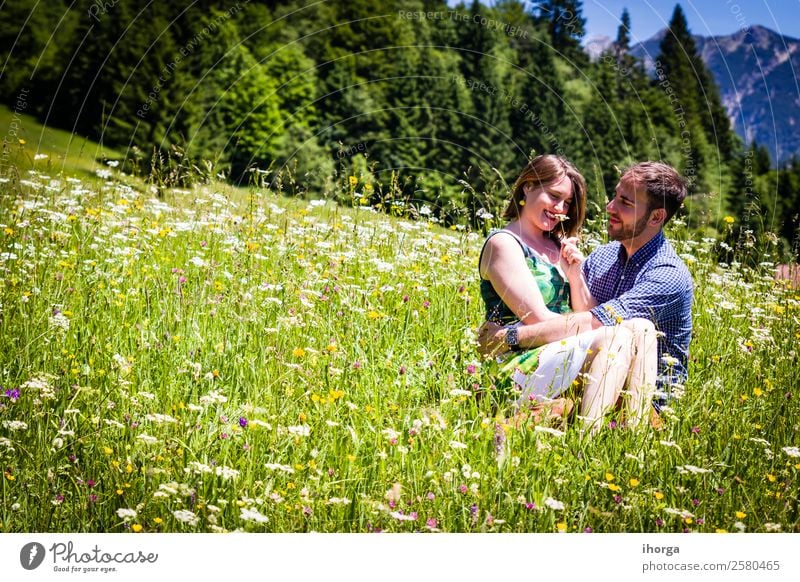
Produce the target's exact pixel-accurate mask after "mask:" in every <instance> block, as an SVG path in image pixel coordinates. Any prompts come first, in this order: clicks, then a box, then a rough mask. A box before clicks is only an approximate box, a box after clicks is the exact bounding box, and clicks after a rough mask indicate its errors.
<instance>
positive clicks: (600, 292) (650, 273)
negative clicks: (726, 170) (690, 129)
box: [479, 162, 694, 424]
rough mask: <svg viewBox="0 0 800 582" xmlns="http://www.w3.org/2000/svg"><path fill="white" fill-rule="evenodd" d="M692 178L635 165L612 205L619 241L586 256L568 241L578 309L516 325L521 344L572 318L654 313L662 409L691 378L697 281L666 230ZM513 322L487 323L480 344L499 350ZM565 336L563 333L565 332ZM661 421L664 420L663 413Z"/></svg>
mask: <svg viewBox="0 0 800 582" xmlns="http://www.w3.org/2000/svg"><path fill="white" fill-rule="evenodd" d="M686 193H687V192H686V181H685V180H684V179H683V178H682V177H681V176H680V175H679V174H678V173H677V172H676V171H675V169H673V168H672V167H670V166H668V165H666V164H663V163H660V162H642V163H639V164H636V165H634V166H631V167H630V168H628V169H627V170H626V171H625V172H624V173H623V174H622V176H621V178H620V181H619V184H617V187H616V190H615V195H614V197H613V198H612V200H611V201H610V202H609V203H608V205H607V206H606V212H607V213H608V219H609V220H608V237H609V239H611V241H612V242H610V243H608V244H606V245H603V246H601V247H600V248H598V249H597V250H595V251H594V252H593V253H592V254H591V255H590V256H589V257H588V258H587V259H586V260H585V261H583V260H582V259H583V257H582V256H581V254H580V252H579V251H578V249H577V246H576V245H575V243H576V242H577V240H576V239H567V240H566V241H564V244H563V245H562V249H561V250H562V258H563V261H564V262H563V263H562V266H565V271H566V274H567V277H568V279H569V282H570V285H571V286H573V287H575V288H583V289H584V293H583V295H582V296H581V294H579V293H576V294H574V295H573V301H572V303H573V305H572V308H573V310H574V313H570V314H565V315H563V316H561V318H562V319H563V321H561V322H559V321H558V320H557V319H556V320H548V321H546V322H542V323H537V324H533V325H521V326H518V327H516V330H517V332H516V334H515V337H514V342H515V346H516V347H517V348H519V347H522V348H525V347H528V346H532V345H537V344H538V343H541V341H542V340H543V339H546V338H548V336H549V335H551V334H554V333H562V334H563V329H564V326H565V325H566V326H567V327H568V328H570V329H571V330H574V332H575V333H579V332H580V331H584V330H586V329H593V328H599V327H601V326H613V325H617V324H620V323H622V322H623V321H626V320H630V319H633V318H644V319H649V320H650V321H652V322H653V324H654V325H655V328H656V330H657V331H658V332H661V333H660V334H659V338H658V362H659V376H658V381H657V386H656V388H657V392H656V398H655V399H654V401H653V407H654V409H655V410H656V411H657V412H660V411H661V407H662V406H664V405H665V404H666V403H667V401H668V400H669V398H670V396H671V395H672V392H673V389H674V388H676V385H678V387H679V386H680V384H682V383H683V382H685V381H686V376H687V363H688V357H689V342H690V340H691V336H692V311H691V310H692V299H693V289H694V285H693V283H692V277H691V275H690V273H689V270H688V269H687V268H686V265H685V264H684V263H683V261H682V260H681V259H680V257H678V255H677V254H676V253H675V250H674V249H673V248H672V245H671V244H670V242H669V241H668V240H667V239H666V237H665V236H664V233H663V227H664V224H665V223H666V222H667V221H669V219H670V218H672V217H673V216H674V215H675V213H676V212H677V211H678V208H680V206H681V204H682V203H683V200H684V198H685V197H686ZM507 331H508V330H507V328H504V327H500V326H498V325H495V324H491V323H486V324H484V325H483V326H482V327H481V329H480V330H479V343H480V347H479V351H481V353H483V354H496V353H497V351H498V347H499V346H501V345H502V344H503V343H504V342H505V343H508V342H507V341H506V338H505V336H506V333H507ZM561 337H563V335H562V336H561ZM653 423H654V424H660V421H659V419H658V417H657V416H655V415H654V417H653Z"/></svg>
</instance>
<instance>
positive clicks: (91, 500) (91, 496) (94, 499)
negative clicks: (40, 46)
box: [89, 493, 97, 503]
mask: <svg viewBox="0 0 800 582" xmlns="http://www.w3.org/2000/svg"><path fill="white" fill-rule="evenodd" d="M89 503H97V495H95V494H94V493H90V494H89Z"/></svg>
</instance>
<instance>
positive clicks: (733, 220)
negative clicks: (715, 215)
mask: <svg viewBox="0 0 800 582" xmlns="http://www.w3.org/2000/svg"><path fill="white" fill-rule="evenodd" d="M722 220H724V221H725V222H726V223H727V224H733V223H734V222H736V219H735V218H734V217H733V216H726V217H725V218H723V219H722Z"/></svg>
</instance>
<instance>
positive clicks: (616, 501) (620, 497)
mask: <svg viewBox="0 0 800 582" xmlns="http://www.w3.org/2000/svg"><path fill="white" fill-rule="evenodd" d="M614 503H617V504H619V503H622V496H621V495H614Z"/></svg>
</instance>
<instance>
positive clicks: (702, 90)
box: [655, 5, 735, 191]
mask: <svg viewBox="0 0 800 582" xmlns="http://www.w3.org/2000/svg"><path fill="white" fill-rule="evenodd" d="M656 65H657V71H656V72H657V74H658V78H657V79H656V81H655V82H656V83H657V84H659V85H660V86H662V87H663V88H664V90H665V92H666V93H667V94H668V96H669V98H670V102H671V103H672V104H673V109H674V111H675V114H676V117H677V118H678V125H679V128H680V131H681V136H682V140H681V142H682V146H681V148H682V152H683V156H682V158H683V170H684V173H686V174H687V175H689V176H690V177H692V178H695V179H696V182H697V186H698V187H699V188H700V189H703V190H717V191H721V190H723V189H724V188H725V184H724V180H720V177H722V176H724V175H725V174H726V173H727V172H726V170H725V169H724V168H723V166H724V165H725V164H727V163H728V162H729V161H730V160H731V159H732V158H731V156H732V153H733V148H734V144H735V139H734V137H733V135H732V132H731V129H730V123H729V122H728V120H727V116H726V115H725V113H724V108H723V107H722V104H721V102H720V98H719V90H718V88H717V87H716V84H715V83H714V81H713V79H712V77H711V75H710V73H709V72H708V70H707V69H706V67H705V65H704V64H703V62H702V60H701V58H700V56H699V54H698V53H697V46H696V44H695V42H694V39H693V38H692V35H691V34H690V32H689V29H688V25H687V23H686V17H685V15H684V13H683V10H682V9H681V7H680V5H676V6H675V10H674V12H673V14H672V18H671V20H670V24H669V31H668V32H667V34H666V35H665V36H664V39H663V40H662V42H661V46H660V55H659V56H658V58H657V60H656ZM718 180H719V181H718Z"/></svg>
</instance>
